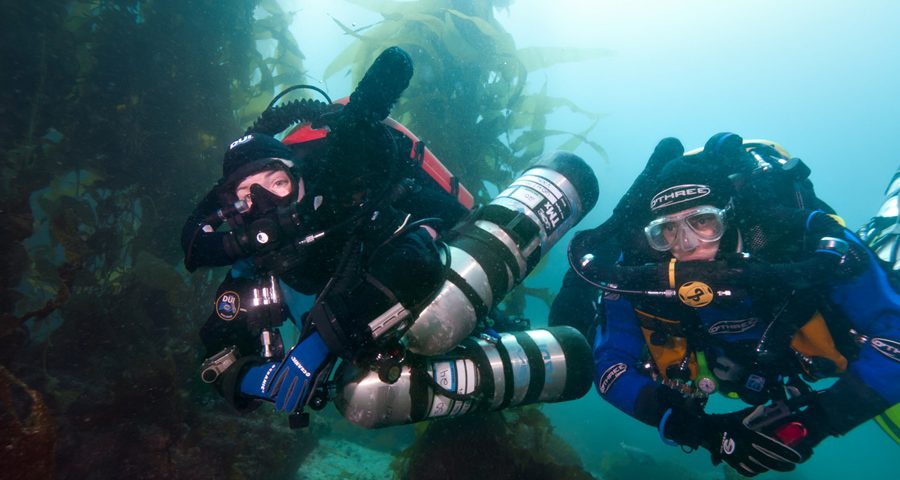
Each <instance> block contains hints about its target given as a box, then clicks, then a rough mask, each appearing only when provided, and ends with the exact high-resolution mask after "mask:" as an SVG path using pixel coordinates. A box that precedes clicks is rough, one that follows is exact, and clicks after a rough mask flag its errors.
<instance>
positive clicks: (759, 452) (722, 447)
mask: <svg viewBox="0 0 900 480" xmlns="http://www.w3.org/2000/svg"><path fill="white" fill-rule="evenodd" d="M751 410H752V409H745V410H741V411H737V412H732V413H727V414H720V415H705V416H704V417H703V419H702V424H701V425H698V427H699V428H700V429H701V431H702V432H703V433H702V439H701V441H700V445H701V446H702V447H703V448H705V449H707V450H709V452H710V454H711V456H712V463H713V465H718V464H719V463H721V462H722V461H725V463H727V464H728V465H731V467H732V468H734V469H735V470H737V472H738V473H740V474H741V475H744V476H746V477H752V476H755V475H758V474H760V473H763V472H767V471H769V470H775V471H778V472H788V471H791V470H793V469H794V468H796V467H797V464H799V463H802V462H804V461H806V459H807V458H809V456H810V455H812V450H811V449H808V448H800V447H797V448H795V447H791V446H788V445H787V444H785V443H784V442H782V440H779V439H778V438H777V436H776V435H775V434H772V435H768V434H766V433H762V432H758V431H754V430H751V429H749V428H748V427H747V426H746V425H744V423H743V419H744V418H745V417H746V416H747V415H748V414H749V413H750V411H751ZM773 430H774V429H773ZM801 450H804V452H803V453H801Z"/></svg>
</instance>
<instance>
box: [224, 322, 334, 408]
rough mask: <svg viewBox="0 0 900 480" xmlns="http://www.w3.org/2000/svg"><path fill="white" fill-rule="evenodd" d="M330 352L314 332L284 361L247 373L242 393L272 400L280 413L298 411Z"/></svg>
mask: <svg viewBox="0 0 900 480" xmlns="http://www.w3.org/2000/svg"><path fill="white" fill-rule="evenodd" d="M328 353H329V352H328V348H327V347H326V346H325V343H324V342H323V341H322V338H321V337H319V334H318V333H313V334H312V335H310V336H308V337H306V338H305V339H303V340H302V341H301V342H299V343H298V344H297V345H295V346H294V348H292V349H291V351H290V352H289V353H288V355H287V357H285V359H284V360H282V361H281V362H269V363H265V364H263V365H257V366H255V367H251V368H250V369H249V370H247V373H246V374H245V375H244V377H243V378H242V379H241V384H240V389H241V393H243V394H244V395H248V396H251V397H256V398H262V399H265V400H269V401H272V402H274V403H275V409H276V410H278V411H280V412H287V413H292V412H294V411H297V410H298V409H299V408H300V407H302V406H303V405H304V404H305V403H306V400H307V399H308V398H309V394H310V393H311V391H312V387H313V386H314V382H315V379H316V376H317V375H318V373H319V372H320V369H321V367H322V366H323V365H325V364H326V362H325V360H326V358H327V357H328Z"/></svg>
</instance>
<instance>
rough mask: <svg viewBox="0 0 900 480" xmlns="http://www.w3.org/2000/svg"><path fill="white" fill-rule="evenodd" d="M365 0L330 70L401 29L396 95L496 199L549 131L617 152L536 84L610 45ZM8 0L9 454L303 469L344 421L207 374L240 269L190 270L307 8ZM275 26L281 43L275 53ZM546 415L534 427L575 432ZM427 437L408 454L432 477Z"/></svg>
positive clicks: (283, 79) (288, 66)
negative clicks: (210, 321)
mask: <svg viewBox="0 0 900 480" xmlns="http://www.w3.org/2000/svg"><path fill="white" fill-rule="evenodd" d="M355 3H359V4H361V5H364V6H367V7H369V8H371V9H374V10H376V11H378V12H380V13H382V14H383V15H384V21H382V22H379V23H378V24H375V25H371V26H366V27H361V28H357V29H355V30H354V29H350V28H349V27H347V26H346V25H344V24H343V23H341V22H340V19H335V21H336V22H337V23H338V24H339V25H340V26H342V27H343V28H344V29H345V30H346V33H347V34H348V35H353V36H354V37H356V38H357V41H356V42H354V44H353V46H351V47H350V49H348V50H347V51H345V52H343V53H341V54H340V55H339V56H338V57H336V58H335V60H334V63H333V64H332V66H331V69H330V71H329V72H328V73H329V74H336V73H339V72H344V71H346V70H347V69H348V68H351V70H352V74H353V75H354V78H359V76H360V75H361V74H362V72H363V71H364V69H365V68H366V67H367V66H368V64H369V63H370V62H371V59H372V58H374V56H375V55H377V53H378V52H380V51H381V50H382V49H383V48H384V47H386V46H389V45H401V46H402V47H403V48H404V49H407V50H408V51H409V52H410V53H411V54H412V55H413V59H414V61H415V62H416V68H417V72H418V73H417V75H416V77H414V79H413V83H412V85H411V87H410V88H409V90H408V91H407V92H406V94H405V96H404V98H403V99H402V101H401V103H400V105H398V108H397V109H396V110H395V112H396V115H397V116H398V117H399V118H400V119H401V120H402V121H404V122H406V123H407V124H408V125H409V126H410V127H412V128H413V130H414V131H416V133H417V134H418V135H419V136H420V137H422V138H424V139H426V140H427V141H428V142H429V144H430V145H431V148H432V149H433V150H434V151H435V152H437V153H438V155H439V156H440V157H441V158H442V159H443V160H444V161H445V163H447V165H448V166H449V167H450V168H451V169H452V170H453V171H454V172H456V173H457V174H458V175H460V177H461V179H462V181H463V183H464V184H466V185H468V186H470V189H472V190H473V192H475V193H476V196H477V197H478V199H479V200H481V201H484V200H486V199H488V198H489V197H490V194H491V191H496V189H497V188H498V187H502V186H504V185H505V184H506V183H508V182H509V181H510V180H511V179H512V178H513V177H514V174H515V173H516V172H517V171H519V170H521V169H522V168H523V167H524V166H525V165H526V163H527V161H529V160H530V159H531V158H532V157H534V155H535V154H537V153H539V152H540V151H541V150H542V149H543V147H544V144H543V142H544V140H545V139H546V138H548V137H550V136H553V135H559V134H566V135H568V136H569V137H568V138H570V139H571V140H570V141H569V143H568V144H567V147H569V148H571V147H574V146H575V145H576V144H578V143H580V142H588V144H589V145H590V146H591V147H592V148H594V149H595V150H596V151H597V152H598V153H600V154H602V150H601V149H600V147H599V145H597V144H596V143H593V142H591V141H589V140H588V139H587V135H588V133H590V130H591V128H592V126H593V123H592V122H593V121H594V120H595V117H594V116H593V115H592V114H590V113H587V112H578V113H580V114H582V115H584V116H585V117H586V118H587V124H588V126H587V127H586V129H585V130H584V131H582V132H574V133H566V132H559V131H556V130H553V129H551V128H550V127H549V126H547V125H546V115H547V114H548V113H550V112H552V111H554V110H555V109H558V108H561V107H568V108H571V109H573V110H576V112H577V109H576V108H575V107H574V105H573V104H572V103H571V102H569V101H567V100H565V99H556V98H550V97H548V96H546V95H544V94H542V93H540V92H538V93H528V92H526V88H525V81H526V78H527V74H528V72H529V71H530V70H534V69H538V68H541V67H543V66H547V65H550V64H552V63H554V62H559V61H574V60H580V59H584V58H588V57H589V56H594V55H597V54H599V53H600V52H596V51H582V52H562V51H554V50H552V49H532V50H522V51H519V50H517V49H516V47H515V45H514V43H513V41H512V39H511V38H510V37H509V36H508V35H507V34H506V33H505V32H504V31H503V29H502V27H500V25H499V24H498V23H497V22H496V21H495V20H494V18H493V11H494V8H495V7H503V6H505V4H506V3H508V2H500V1H496V2H491V1H489V0H483V1H477V0H469V1H451V0H432V1H429V0H421V1H416V2H403V3H402V4H400V3H396V4H395V3H393V2H355ZM2 6H3V10H2V11H3V12H4V15H3V16H2V19H0V27H2V28H0V35H2V36H3V42H2V50H0V52H2V53H0V55H2V65H3V71H4V75H2V76H0V82H2V88H0V114H2V118H3V122H0V151H2V155H0V162H2V163H0V169H2V174H0V182H2V185H0V199H2V200H0V230H2V234H0V251H2V252H3V255H2V265H3V275H2V277H0V278H2V279H0V300H2V301H0V438H2V443H3V448H0V471H2V472H4V476H6V475H9V474H11V475H10V478H78V479H82V478H259V477H262V476H265V477H267V478H291V477H292V476H293V475H294V472H296V471H297V468H298V467H299V466H300V465H301V464H302V462H303V460H304V457H305V455H306V454H307V453H308V452H309V451H310V450H311V449H313V448H314V447H315V445H316V442H317V440H316V439H317V437H319V436H322V435H326V434H328V433H329V432H330V431H332V427H331V426H330V425H329V422H332V421H330V420H329V421H326V420H325V419H324V418H321V419H319V420H317V421H314V422H313V425H312V426H311V427H310V428H309V429H306V430H304V431H301V432H297V431H291V430H289V429H288V428H287V426H286V423H285V422H284V419H283V418H281V417H278V416H276V415H274V414H269V413H266V412H267V411H268V409H260V410H258V411H257V412H255V413H254V414H253V415H250V416H240V415H237V414H235V413H234V412H232V411H230V410H229V408H228V407H227V406H225V405H224V403H223V402H221V401H219V400H218V397H216V396H215V395H214V394H213V393H211V392H210V391H208V389H206V388H205V385H203V384H202V383H201V382H200V381H199V378H198V376H197V368H198V365H199V362H200V360H201V359H200V358H199V356H200V349H199V348H198V340H197V337H196V330H197V328H198V326H199V324H200V323H201V322H202V319H203V318H205V316H206V315H207V313H208V308H209V303H210V302H211V300H212V292H213V288H214V287H215V285H216V284H217V282H218V279H219V278H221V274H222V272H220V271H214V272H203V273H197V274H194V275H190V274H188V273H187V272H186V271H185V270H184V268H183V267H181V261H182V254H181V248H180V246H179V243H178V239H179V234H180V228H181V224H182V222H183V221H184V219H185V217H186V216H187V215H188V214H189V213H190V211H191V210H192V208H193V206H194V205H195V203H196V202H197V201H198V200H199V198H200V196H201V195H203V194H204V193H205V192H206V191H207V190H208V188H209V187H210V186H211V185H212V184H213V182H214V181H215V180H216V179H217V178H218V174H219V169H220V162H221V155H222V153H223V151H224V149H225V147H226V146H227V145H228V143H229V142H230V141H231V140H232V139H233V138H235V137H236V136H238V135H239V134H240V132H242V131H243V129H244V128H246V126H247V125H248V124H249V123H250V122H252V119H253V118H255V116H256V115H257V114H258V113H259V112H260V111H261V110H262V108H263V107H264V106H265V105H266V103H268V101H269V100H270V99H271V98H272V95H273V94H274V93H275V91H276V89H278V88H280V87H282V86H286V85H290V84H294V83H298V82H301V81H303V80H304V76H303V65H302V59H303V55H302V53H301V52H302V49H303V48H304V47H303V45H297V44H296V42H295V41H294V39H293V37H291V35H290V34H289V33H288V31H287V26H288V25H289V24H290V20H291V14H290V13H286V12H285V11H283V10H282V9H281V8H280V7H279V6H278V4H277V3H276V2H274V0H229V1H221V0H147V1H136V0H130V1H129V0H108V1H107V0H93V1H76V0H45V1H42V2H13V1H9V0H4V1H3V2H2ZM297 14H302V12H301V13H297ZM260 40H265V41H267V45H270V46H271V45H274V48H270V49H267V52H266V53H261V52H260V49H258V48H257V46H258V41H260ZM486 52H487V54H486ZM332 93H333V96H335V97H339V96H343V95H344V94H347V93H349V92H332ZM450 133H453V135H450ZM459 138H465V139H466V141H459ZM545 296H546V295H545ZM197 299H204V300H202V301H198V300H197ZM205 299H209V301H207V300H205ZM511 308H512V307H511ZM528 418H531V419H532V420H530V423H528V424H527V425H532V427H531V428H532V430H535V431H536V432H537V433H534V435H533V437H534V438H532V440H530V441H531V442H533V443H532V444H531V446H532V447H534V446H540V445H542V443H541V442H543V444H549V443H559V442H560V441H559V440H558V439H557V438H556V437H555V436H553V435H552V432H551V431H550V426H549V424H547V423H546V421H544V422H543V423H541V421H540V420H539V419H534V418H533V417H528ZM338 421H339V420H338ZM495 421H499V422H500V423H501V424H502V423H503V422H502V421H501V420H495ZM340 428H344V427H340ZM445 428H446V427H445ZM451 428H452V427H451ZM502 428H507V427H498V429H502ZM541 429H543V430H545V431H546V432H545V433H543V434H541V433H540V431H541ZM517 436H518V435H508V436H507V437H504V438H506V439H507V440H506V441H509V440H508V439H509V438H515V437H517ZM422 438H423V439H424V438H427V435H424V434H423V435H422ZM535 438H536V439H537V440H535ZM535 442H537V443H535ZM422 445H425V446H424V447H423V446H422ZM423 449H427V444H423V443H422V442H417V444H416V446H415V448H414V449H411V450H410V451H408V452H407V453H406V455H407V457H406V460H404V461H403V462H397V465H398V467H397V472H396V474H397V475H398V476H401V477H405V476H408V477H410V478H414V477H415V476H416V475H415V474H414V473H413V471H412V467H411V466H412V465H415V464H416V459H415V455H416V452H421V451H423ZM510 449H512V450H514V446H510ZM423 454H424V453H423ZM496 461H497V459H495V462H496ZM547 461H548V462H549V461H550V460H549V459H548V460H547ZM573 462H574V463H577V459H576V460H574V461H573ZM497 464H501V465H502V464H503V463H502V460H501V461H500V462H499V463H497ZM547 468H549V467H547ZM407 469H408V470H407ZM570 478H574V477H570Z"/></svg>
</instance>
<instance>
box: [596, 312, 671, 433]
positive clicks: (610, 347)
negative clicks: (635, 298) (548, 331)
mask: <svg viewBox="0 0 900 480" xmlns="http://www.w3.org/2000/svg"><path fill="white" fill-rule="evenodd" d="M600 307H601V308H603V309H604V313H605V315H606V325H605V327H604V328H602V329H598V330H597V335H596V337H595V339H594V384H595V386H596V387H597V392H598V393H599V394H600V396H601V397H603V398H604V399H606V401H608V402H609V403H611V404H613V405H614V406H615V407H616V408H618V409H619V410H622V411H623V412H625V413H627V414H628V415H631V416H632V417H635V418H638V420H641V421H644V422H647V421H652V419H642V418H639V417H640V415H636V413H637V412H636V407H637V403H638V398H639V396H640V394H641V392H642V391H643V390H644V389H647V388H653V389H655V388H656V386H657V384H656V383H655V382H654V381H653V380H652V379H651V378H649V377H648V376H646V375H644V374H642V373H641V372H640V371H639V370H638V369H637V366H638V365H640V361H641V352H642V351H643V348H644V337H643V335H642V333H641V329H640V325H639V323H638V319H637V317H636V316H635V314H634V309H633V308H632V306H631V302H629V301H628V300H626V299H625V298H623V297H620V296H618V295H605V296H604V297H603V299H602V301H601V302H600Z"/></svg>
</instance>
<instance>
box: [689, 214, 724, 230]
mask: <svg viewBox="0 0 900 480" xmlns="http://www.w3.org/2000/svg"><path fill="white" fill-rule="evenodd" d="M688 221H689V222H690V224H691V226H692V227H694V228H695V229H698V230H710V229H714V228H716V225H718V222H717V221H716V218H715V215H712V214H704V215H697V216H696V217H692V218H690V219H689V220H688Z"/></svg>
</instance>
